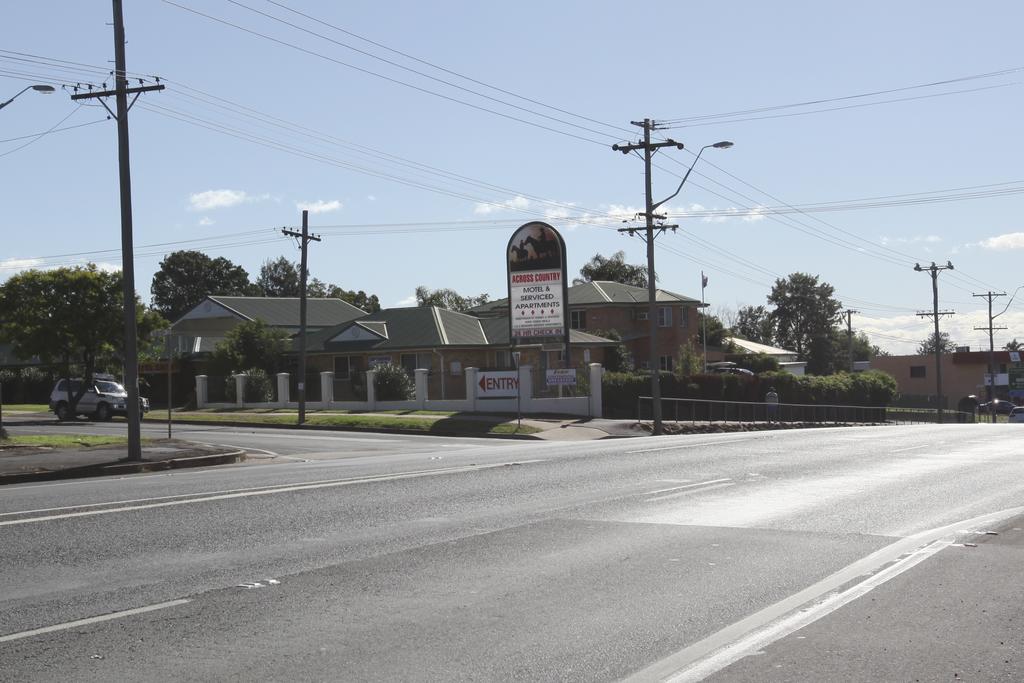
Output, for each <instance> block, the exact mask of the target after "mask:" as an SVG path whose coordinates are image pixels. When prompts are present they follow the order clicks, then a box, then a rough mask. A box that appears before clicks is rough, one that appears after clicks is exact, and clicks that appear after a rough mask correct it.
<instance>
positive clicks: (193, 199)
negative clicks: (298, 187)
mask: <svg viewBox="0 0 1024 683" xmlns="http://www.w3.org/2000/svg"><path fill="white" fill-rule="evenodd" d="M268 199H270V195H269V194H260V195H251V194H249V193H247V192H246V191H245V190H205V191H203V192H196V193H194V194H190V195H189V196H188V206H189V209H190V210H192V211H209V210H210V209H226V208H229V207H232V206H238V205H239V204H246V203H249V202H261V201H266V200H268Z"/></svg>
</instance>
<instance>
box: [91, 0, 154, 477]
mask: <svg viewBox="0 0 1024 683" xmlns="http://www.w3.org/2000/svg"><path fill="white" fill-rule="evenodd" d="M113 11H114V89H113V90H102V91H99V92H89V93H76V94H74V95H72V96H71V99H72V100H87V99H99V101H100V104H102V105H103V106H104V108H106V110H107V111H108V112H110V115H111V116H113V117H114V118H115V119H116V120H117V157H118V167H119V171H120V178H121V275H122V277H123V278H124V289H123V297H124V384H125V389H126V390H127V391H128V405H127V406H126V408H127V410H128V460H131V461H139V460H142V427H141V424H140V422H141V419H142V415H141V411H140V407H139V348H138V337H137V332H136V322H135V253H134V247H133V245H132V180H131V161H130V156H129V153H128V110H129V109H131V106H132V104H135V100H137V99H138V97H139V94H140V93H144V92H149V91H152V90H163V89H164V86H162V85H159V84H157V85H150V86H139V87H137V88H129V87H128V77H127V69H126V67H125V54H124V15H123V13H122V11H121V0H113ZM132 94H134V95H135V98H134V99H132V101H131V104H129V103H128V95H132ZM111 96H113V97H114V100H115V103H116V104H115V111H110V107H108V106H107V103H106V102H105V101H104V100H103V98H105V97H111Z"/></svg>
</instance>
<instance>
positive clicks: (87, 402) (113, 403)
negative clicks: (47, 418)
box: [50, 379, 149, 421]
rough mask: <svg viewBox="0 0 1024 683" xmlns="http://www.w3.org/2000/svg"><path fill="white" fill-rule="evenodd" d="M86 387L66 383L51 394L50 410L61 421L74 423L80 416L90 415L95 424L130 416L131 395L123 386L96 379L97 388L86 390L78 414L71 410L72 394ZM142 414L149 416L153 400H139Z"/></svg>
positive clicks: (59, 384) (61, 381)
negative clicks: (73, 420) (99, 421)
mask: <svg viewBox="0 0 1024 683" xmlns="http://www.w3.org/2000/svg"><path fill="white" fill-rule="evenodd" d="M81 387H82V380H80V379H73V380H71V381H70V384H69V382H68V380H66V379H62V380H60V381H59V382H57V384H56V385H55V386H54V387H53V391H51V392H50V410H52V411H53V414H54V415H56V416H57V419H58V420H72V419H74V418H75V416H77V415H88V416H89V417H90V418H91V419H93V420H103V421H106V420H109V419H110V418H111V417H113V416H114V415H122V416H127V415H128V407H127V400H128V392H127V391H126V390H125V388H124V387H123V386H121V385H120V384H118V383H117V382H115V381H113V380H112V379H95V380H93V385H92V386H91V387H88V388H87V389H86V390H85V393H83V394H82V398H80V399H79V400H78V405H77V406H76V408H75V410H74V411H72V410H71V405H70V402H69V401H68V392H69V391H70V393H71V396H72V397H74V396H75V395H76V394H77V393H78V391H79V390H80V389H81ZM139 408H140V410H141V412H143V413H148V412H149V399H148V398H142V397H140V398H139Z"/></svg>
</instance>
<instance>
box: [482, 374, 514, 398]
mask: <svg viewBox="0 0 1024 683" xmlns="http://www.w3.org/2000/svg"><path fill="white" fill-rule="evenodd" d="M477 378H478V379H477V392H476V395H477V396H478V397H480V398H515V397H516V396H517V395H518V394H519V373H518V372H516V371H515V370H499V371H491V372H481V373H478V374H477Z"/></svg>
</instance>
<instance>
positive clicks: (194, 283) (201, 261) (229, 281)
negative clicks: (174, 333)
mask: <svg viewBox="0 0 1024 683" xmlns="http://www.w3.org/2000/svg"><path fill="white" fill-rule="evenodd" d="M250 287H251V285H250V284H249V274H248V273H247V272H245V269H244V268H242V267H241V266H236V265H235V264H234V263H232V262H231V261H229V260H227V259H226V258H224V257H218V258H215V259H211V258H210V257H209V256H207V255H206V254H204V253H202V252H200V251H175V252H172V253H170V254H168V255H167V256H165V257H164V260H163V261H161V262H160V269H159V270H158V271H157V272H156V274H155V275H153V283H152V285H150V292H151V293H152V295H153V308H155V309H156V310H157V311H158V312H159V313H160V314H161V315H163V316H164V317H165V318H167V319H168V320H172V321H173V320H177V319H178V318H180V317H181V316H183V315H184V314H185V313H187V312H188V311H189V310H190V309H191V308H192V307H193V306H195V305H196V304H198V303H199V302H200V301H202V300H203V298H204V297H206V296H207V295H217V294H222V295H225V296H240V295H244V294H247V293H249V290H250Z"/></svg>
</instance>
